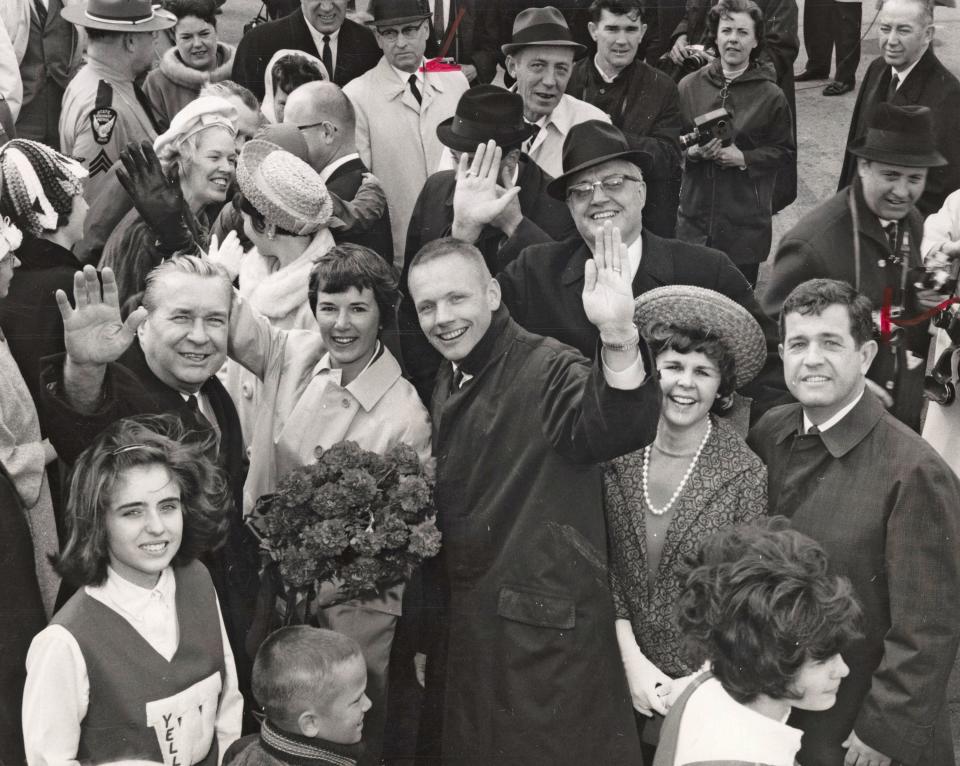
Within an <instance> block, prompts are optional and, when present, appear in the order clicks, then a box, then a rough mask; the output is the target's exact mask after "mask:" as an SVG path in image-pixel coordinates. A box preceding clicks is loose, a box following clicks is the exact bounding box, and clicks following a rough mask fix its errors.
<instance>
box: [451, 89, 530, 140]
mask: <svg viewBox="0 0 960 766" xmlns="http://www.w3.org/2000/svg"><path fill="white" fill-rule="evenodd" d="M532 133H533V127H532V126H531V125H530V124H529V123H527V122H524V120H523V98H522V97H521V96H518V95H517V94H516V93H511V92H510V91H508V90H504V89H503V88H498V87H497V86H496V85H478V86H477V87H475V88H470V90H468V91H466V92H465V93H464V94H463V95H462V96H460V100H459V101H458V102H457V111H456V114H455V115H454V116H453V117H450V118H449V119H446V120H444V121H443V122H441V123H440V124H439V125H437V138H439V139H440V143H441V144H443V145H444V146H449V147H450V148H451V149H455V150H456V151H458V152H474V151H476V150H477V144H485V143H486V142H487V141H489V140H491V139H493V140H494V141H496V142H497V145H498V146H500V147H510V148H512V147H514V146H519V145H520V144H522V143H523V142H524V141H526V140H527V139H528V138H530V135H531V134H532Z"/></svg>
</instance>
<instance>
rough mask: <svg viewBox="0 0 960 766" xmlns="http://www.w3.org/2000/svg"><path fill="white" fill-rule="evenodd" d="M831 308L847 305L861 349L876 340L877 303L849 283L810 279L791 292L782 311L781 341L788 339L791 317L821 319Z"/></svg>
mask: <svg viewBox="0 0 960 766" xmlns="http://www.w3.org/2000/svg"><path fill="white" fill-rule="evenodd" d="M830 306H845V307H846V309H847V314H848V315H849V316H850V334H851V335H852V336H853V340H854V343H856V344H857V348H860V347H861V346H862V345H863V344H864V343H866V342H867V341H868V340H872V339H873V304H872V303H871V302H870V299H869V298H867V297H866V296H865V295H861V294H860V293H858V292H857V291H856V290H855V289H854V288H853V287H852V286H851V285H850V283H848V282H841V281H840V280H839V279H808V280H807V281H806V282H801V283H800V284H799V285H797V286H796V287H794V288H793V290H791V291H790V294H789V295H788V296H787V299H786V300H785V301H784V302H783V307H782V308H781V309H780V340H781V341H783V340H785V338H786V321H785V320H786V317H787V314H794V313H795V314H801V315H803V316H810V315H811V314H812V315H814V316H820V314H822V313H823V312H824V310H826V309H828V308H830Z"/></svg>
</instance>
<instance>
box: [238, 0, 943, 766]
mask: <svg viewBox="0 0 960 766" xmlns="http://www.w3.org/2000/svg"><path fill="white" fill-rule="evenodd" d="M478 2H481V3H482V2H483V0H478ZM360 4H362V5H364V6H365V5H366V3H365V2H364V0H360ZM799 4H800V7H801V18H802V8H803V4H804V3H803V0H799ZM259 8H260V2H259V0H227V2H226V4H225V5H224V14H223V17H222V20H221V22H220V25H219V27H220V36H221V39H223V40H224V41H226V42H231V43H234V42H236V41H237V40H239V38H240V36H241V33H242V27H243V25H244V24H245V23H246V22H248V21H249V20H250V19H251V18H253V16H254V15H256V13H257V10H258V9H259ZM875 13H876V11H875V10H874V7H873V3H872V2H867V3H864V20H863V34H864V36H865V37H864V40H863V56H862V58H861V63H860V70H859V75H862V73H863V71H864V70H865V69H866V66H867V64H868V63H869V62H870V61H871V60H872V59H873V58H874V57H875V56H876V55H877V53H878V48H877V39H876V37H877V36H876V27H875V25H874V24H873V20H874V17H875ZM936 23H937V35H936V42H935V45H936V51H937V55H938V56H939V57H940V59H941V61H943V62H944V63H945V64H946V65H947V66H948V67H949V68H950V69H951V71H953V72H954V73H956V74H958V75H960V10H958V9H951V8H942V7H938V8H937V16H936ZM801 34H802V30H801ZM805 60H806V56H805V54H804V53H803V49H802V47H801V53H800V57H799V59H798V60H797V65H796V67H795V69H796V71H800V70H801V69H803V63H804V61H805ZM824 84H825V83H815V84H810V83H798V88H797V114H798V132H799V138H798V144H799V147H800V152H799V159H798V162H799V189H798V197H797V201H796V202H795V203H794V204H793V205H791V206H790V207H788V208H787V209H786V210H784V211H783V212H781V213H780V214H779V215H778V216H777V217H776V218H775V220H774V237H773V241H774V245H775V244H776V242H777V241H778V240H779V238H780V236H781V235H782V234H783V233H784V232H786V231H787V230H788V229H789V228H790V227H791V226H792V225H793V224H794V223H796V222H797V221H798V220H799V219H800V218H801V217H802V216H803V215H804V214H805V213H806V212H807V211H808V210H810V209H811V208H812V207H814V206H815V205H817V204H819V202H821V201H822V200H824V199H827V198H828V197H830V196H832V195H833V193H834V192H835V191H836V183H837V176H838V175H839V171H840V164H841V158H842V156H843V151H844V147H845V145H846V138H847V129H848V126H849V121H850V114H851V112H852V111H853V104H854V100H855V92H854V93H849V94H847V95H844V96H838V97H833V98H827V97H824V96H822V95H821V94H820V91H821V90H822V89H823V85H824ZM857 84H858V85H859V76H858V81H857ZM763 273H764V272H763V271H761V281H760V289H763ZM944 607H946V608H956V606H955V605H946V604H945V605H944ZM958 666H960V663H958ZM949 698H950V706H951V710H952V713H953V716H952V717H953V731H954V749H955V750H956V751H957V752H958V754H960V670H958V669H957V667H955V668H954V673H953V675H952V677H951V679H950V692H949ZM927 766H937V765H936V764H929V765H927Z"/></svg>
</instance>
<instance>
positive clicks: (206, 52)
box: [143, 0, 237, 125]
mask: <svg viewBox="0 0 960 766" xmlns="http://www.w3.org/2000/svg"><path fill="white" fill-rule="evenodd" d="M163 5H164V8H166V10H168V11H170V12H171V13H172V14H173V15H174V16H176V17H177V23H176V25H175V26H174V27H173V29H172V30H170V31H171V32H173V42H174V45H173V47H172V48H168V49H167V50H166V51H165V52H164V54H163V56H162V57H161V58H160V65H159V66H158V67H157V68H156V69H153V70H151V71H150V72H149V74H147V78H146V80H144V83H143V90H144V92H145V93H146V94H147V98H148V99H150V106H151V107H153V113H154V114H155V115H156V116H157V117H160V118H161V119H162V120H163V122H164V124H165V125H169V124H170V121H171V120H172V119H173V117H174V115H176V114H177V112H179V111H180V110H181V109H183V107H185V106H186V105H187V104H189V103H190V102H191V101H193V100H194V99H196V98H197V97H198V96H199V95H200V89H201V88H202V87H203V86H204V85H206V84H207V83H211V82H220V81H221V80H227V79H229V78H230V73H231V71H232V70H233V56H234V54H235V53H236V51H237V49H236V48H235V47H234V46H232V45H227V44H226V43H224V42H220V41H219V40H218V39H217V15H218V14H219V13H220V11H219V10H218V9H217V6H216V3H214V1H213V0H166V2H164V4H163Z"/></svg>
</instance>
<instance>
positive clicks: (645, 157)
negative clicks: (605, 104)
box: [547, 120, 653, 200]
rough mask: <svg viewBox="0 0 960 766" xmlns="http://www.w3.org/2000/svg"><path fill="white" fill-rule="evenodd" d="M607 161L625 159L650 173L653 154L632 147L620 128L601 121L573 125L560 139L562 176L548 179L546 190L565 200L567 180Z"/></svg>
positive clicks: (554, 196)
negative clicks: (561, 139)
mask: <svg viewBox="0 0 960 766" xmlns="http://www.w3.org/2000/svg"><path fill="white" fill-rule="evenodd" d="M610 160H628V161H630V162H632V163H634V164H635V165H638V166H639V167H640V170H641V171H642V172H643V173H648V172H650V167H651V166H652V165H653V157H651V156H650V154H648V153H647V152H645V151H642V150H640V149H631V148H630V144H629V143H627V138H626V136H624V135H623V133H622V132H621V131H620V129H619V128H616V127H614V126H613V125H611V124H610V123H608V122H602V121H601V120H588V121H587V122H581V123H580V124H579V125H574V126H573V127H572V128H570V132H569V133H567V137H566V138H565V139H564V141H563V175H560V176H557V178H556V179H555V180H553V181H551V182H550V183H549V184H548V186H547V193H548V194H549V195H550V196H551V197H553V198H555V199H560V200H562V199H566V197H567V181H569V180H570V176H572V175H575V174H576V173H579V172H580V171H581V170H586V169H587V168H592V167H593V166H594V165H600V164H602V163H604V162H608V161H610Z"/></svg>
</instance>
